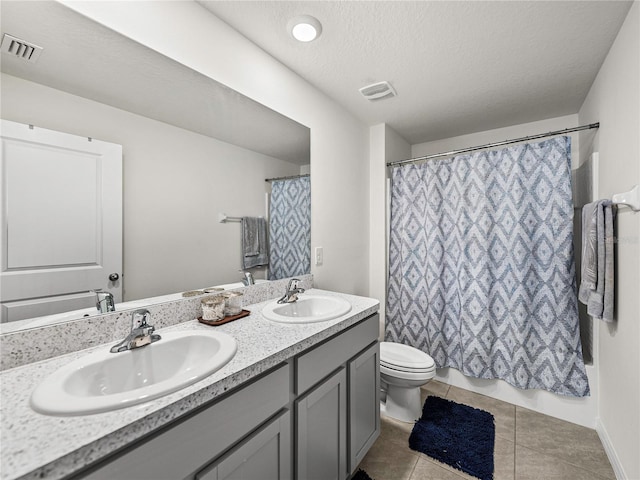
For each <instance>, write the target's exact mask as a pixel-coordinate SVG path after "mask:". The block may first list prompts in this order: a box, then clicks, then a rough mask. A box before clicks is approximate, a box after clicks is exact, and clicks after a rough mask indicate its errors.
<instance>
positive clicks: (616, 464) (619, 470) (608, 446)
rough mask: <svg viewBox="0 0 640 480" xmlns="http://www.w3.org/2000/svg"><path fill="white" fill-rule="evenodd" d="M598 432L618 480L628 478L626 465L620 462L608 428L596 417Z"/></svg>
mask: <svg viewBox="0 0 640 480" xmlns="http://www.w3.org/2000/svg"><path fill="white" fill-rule="evenodd" d="M596 432H598V436H599V437H600V441H601V442H602V446H603V447H604V451H605V453H606V454H607V457H608V458H609V463H611V468H613V473H615V475H616V479H617V480H627V478H629V477H627V474H626V473H625V471H624V467H623V466H622V463H620V459H619V458H618V455H617V454H616V451H615V449H614V448H613V444H612V443H611V439H610V438H609V434H608V433H607V429H606V428H604V425H602V422H601V421H600V419H599V418H597V419H596Z"/></svg>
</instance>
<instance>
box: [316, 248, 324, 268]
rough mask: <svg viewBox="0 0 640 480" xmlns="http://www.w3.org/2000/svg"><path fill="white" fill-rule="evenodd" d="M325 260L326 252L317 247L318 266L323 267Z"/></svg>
mask: <svg viewBox="0 0 640 480" xmlns="http://www.w3.org/2000/svg"><path fill="white" fill-rule="evenodd" d="M323 260H324V252H323V251H322V247H316V265H322V262H323Z"/></svg>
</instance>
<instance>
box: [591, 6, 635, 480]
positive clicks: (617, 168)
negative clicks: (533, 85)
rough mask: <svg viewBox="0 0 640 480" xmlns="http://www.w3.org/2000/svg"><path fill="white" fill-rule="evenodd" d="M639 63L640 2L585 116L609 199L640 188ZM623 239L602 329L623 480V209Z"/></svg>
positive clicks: (628, 266)
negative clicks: (611, 305)
mask: <svg viewBox="0 0 640 480" xmlns="http://www.w3.org/2000/svg"><path fill="white" fill-rule="evenodd" d="M639 63H640V4H639V3H638V2H635V3H634V4H633V6H632V7H631V10H630V11H629V13H628V15H627V19H626V21H625V23H624V24H623V26H622V28H621V29H620V32H619V33H618V36H617V38H616V41H615V43H614V44H613V46H612V47H611V50H610V51H609V54H608V55H607V58H606V59H605V62H604V64H603V65H602V67H601V69H600V72H599V73H598V76H597V78H596V80H595V82H594V83H593V86H592V87H591V90H590V91H589V94H588V95H587V98H586V100H585V102H584V104H583V105H582V108H581V109H580V112H579V119H580V123H589V122H594V121H599V122H600V129H599V131H598V134H597V135H596V136H595V138H593V142H592V143H593V145H592V146H591V145H590V148H592V149H593V150H594V151H598V152H600V172H599V188H600V196H601V197H603V198H604V197H606V198H611V195H613V194H614V193H618V192H624V191H627V190H629V189H630V188H631V187H632V186H633V185H635V184H640V73H639V71H640V66H639ZM582 144H583V145H584V146H586V144H585V142H582ZM583 150H585V149H584V148H583ZM583 153H584V154H587V152H586V150H585V151H584V152H583ZM617 238H618V241H617V244H616V247H617V250H616V268H617V273H616V279H615V281H616V287H615V292H616V304H615V311H616V314H615V316H616V321H615V323H613V324H606V325H605V324H601V325H600V329H599V351H598V355H599V361H598V368H599V372H600V374H599V377H600V392H599V396H600V405H599V409H598V413H599V417H600V418H599V424H598V432H599V433H600V436H601V438H602V439H603V441H604V444H605V448H607V449H608V453H609V454H610V459H611V461H612V464H613V467H614V470H615V471H616V474H617V476H618V478H629V479H638V478H640V353H639V352H640V295H638V292H639V291H640V289H639V285H640V213H633V212H631V211H630V210H629V209H627V208H620V209H619V210H618V217H617Z"/></svg>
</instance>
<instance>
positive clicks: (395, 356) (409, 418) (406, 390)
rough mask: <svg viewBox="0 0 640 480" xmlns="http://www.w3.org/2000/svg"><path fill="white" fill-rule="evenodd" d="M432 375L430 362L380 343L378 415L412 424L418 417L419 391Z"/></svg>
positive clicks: (397, 346) (412, 351)
mask: <svg viewBox="0 0 640 480" xmlns="http://www.w3.org/2000/svg"><path fill="white" fill-rule="evenodd" d="M435 375H436V366H435V362H434V361H433V358H431V357H430V356H429V355H427V354H426V353H424V352H422V351H420V350H418V349H417V348H413V347H410V346H408V345H403V344H401V343H393V342H381V343H380V380H381V382H380V383H381V387H382V398H381V401H380V412H381V413H383V414H385V415H387V416H389V417H392V418H395V419H397V420H401V421H403V422H415V421H416V420H418V419H419V418H420V416H421V414H422V401H421V399H420V387H421V386H422V385H425V384H426V383H428V382H429V380H431V379H432V378H433V377H435Z"/></svg>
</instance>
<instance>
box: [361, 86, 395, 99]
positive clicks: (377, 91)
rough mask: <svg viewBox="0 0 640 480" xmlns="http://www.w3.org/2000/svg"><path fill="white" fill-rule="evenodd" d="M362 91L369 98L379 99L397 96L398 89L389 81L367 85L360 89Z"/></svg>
mask: <svg viewBox="0 0 640 480" xmlns="http://www.w3.org/2000/svg"><path fill="white" fill-rule="evenodd" d="M360 93H361V94H362V95H363V96H364V98H366V99H367V100H378V99H380V98H385V97H395V96H396V95H397V93H396V91H395V90H394V89H393V87H392V86H391V84H390V83H389V82H378V83H372V84H371V85H367V86H366V87H362V88H361V89H360Z"/></svg>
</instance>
